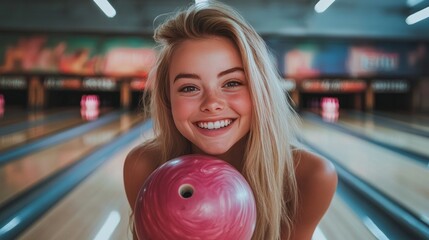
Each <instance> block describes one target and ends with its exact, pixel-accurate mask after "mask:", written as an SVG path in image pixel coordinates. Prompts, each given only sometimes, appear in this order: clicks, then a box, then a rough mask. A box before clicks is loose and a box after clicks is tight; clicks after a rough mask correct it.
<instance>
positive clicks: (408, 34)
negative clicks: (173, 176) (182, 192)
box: [0, 0, 429, 240]
mask: <svg viewBox="0 0 429 240" xmlns="http://www.w3.org/2000/svg"><path fill="white" fill-rule="evenodd" d="M196 2H200V1H196ZM221 2H223V3H225V4H228V5H229V6H231V7H233V8H234V9H236V10H237V11H238V12H239V13H240V14H242V16H243V17H244V18H245V19H246V21H248V23H249V24H251V25H252V26H253V27H254V28H255V30H256V31H257V32H258V34H259V35H260V36H261V37H262V39H263V40H264V42H265V43H266V46H267V47H268V49H269V51H270V53H271V54H272V59H273V62H274V64H275V66H276V69H277V70H278V73H279V76H281V77H282V79H281V83H280V85H281V86H282V90H283V91H284V94H286V95H287V96H288V98H289V99H290V102H291V105H292V107H293V109H294V110H295V111H296V113H297V114H298V116H299V131H298V134H299V136H298V137H299V141H300V144H302V147H303V148H305V149H307V150H308V151H310V152H313V153H314V154H316V155H318V156H320V157H322V158H324V159H326V160H328V161H330V162H332V164H333V166H334V167H335V170H336V172H337V175H338V184H337V188H336V191H335V195H334V197H333V199H332V202H331V204H330V206H329V208H328V209H327V211H326V213H325V214H324V215H323V218H322V219H321V221H320V222H319V224H318V226H317V228H316V229H315V231H314V233H313V237H312V239H311V240H363V239H365V240H371V239H374V240H376V239H377V240H407V239H409V240H420V239H429V148H428V146H429V30H428V29H429V18H428V17H429V0H379V1H373V0H359V1H354V0H267V1H260V0H246V1H245V0H232V1H221ZM192 4H196V3H195V1H191V0H174V1H173V0H157V1H154V0H127V1H108V0H93V1H83V0H76V1H53V0H40V1H24V0H14V1H6V0H0V239H22V240H29V239H46V240H48V239H96V240H101V239H112V240H113V239H118V240H123V239H136V238H134V237H135V236H133V233H132V231H131V228H132V226H131V225H132V222H133V220H132V219H133V215H132V209H131V208H130V206H129V203H128V200H127V197H126V194H125V190H124V180H123V167H124V160H125V158H126V156H127V154H128V153H129V152H130V151H131V149H133V148H134V147H136V146H138V145H139V144H141V143H143V142H144V141H145V140H147V139H149V138H150V137H151V136H152V133H153V132H152V129H153V125H152V121H151V118H150V116H147V115H145V114H144V113H145V112H146V110H147V109H146V108H145V107H144V103H145V102H147V101H148V99H149V97H150V87H149V86H148V78H149V77H150V73H151V69H152V67H153V66H154V64H155V62H156V57H157V52H158V49H157V47H156V43H155V41H154V40H153V34H154V29H155V28H156V26H157V25H158V24H159V23H160V22H161V21H162V19H164V18H165V17H166V16H168V15H169V14H172V13H173V12H174V11H177V10H178V9H182V8H184V7H187V6H189V5H192ZM208 67H209V66H208ZM284 124H285V125H286V124H287V121H285V123H284ZM314 201H318V199H314ZM184 239H187V238H184ZM198 239H200V238H198ZM202 239H204V238H202ZM206 239H212V238H210V237H207V238H206ZM234 240H235V239H234Z"/></svg>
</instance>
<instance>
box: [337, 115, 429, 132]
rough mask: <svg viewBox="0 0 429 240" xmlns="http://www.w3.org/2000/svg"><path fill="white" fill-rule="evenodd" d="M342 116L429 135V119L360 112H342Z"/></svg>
mask: <svg viewBox="0 0 429 240" xmlns="http://www.w3.org/2000/svg"><path fill="white" fill-rule="evenodd" d="M341 113H342V115H343V116H344V115H346V116H348V117H353V118H356V119H360V120H361V121H362V122H366V123H368V124H376V123H378V125H385V126H386V127H391V128H398V129H401V130H403V131H407V132H412V133H413V132H414V133H416V134H417V135H424V136H427V135H428V134H429V119H428V120H426V121H418V120H415V119H414V120H413V117H412V116H410V117H409V118H407V116H402V115H395V114H386V115H384V114H381V115H380V114H374V113H363V112H359V111H342V112H341Z"/></svg>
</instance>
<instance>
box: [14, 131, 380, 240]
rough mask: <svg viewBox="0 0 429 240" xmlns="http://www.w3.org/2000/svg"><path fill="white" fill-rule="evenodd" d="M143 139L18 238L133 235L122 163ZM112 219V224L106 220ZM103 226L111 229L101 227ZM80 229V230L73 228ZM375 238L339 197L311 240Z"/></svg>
mask: <svg viewBox="0 0 429 240" xmlns="http://www.w3.org/2000/svg"><path fill="white" fill-rule="evenodd" d="M150 134H151V133H146V134H145V136H143V137H142V139H139V140H137V141H135V142H133V143H130V144H129V145H128V146H127V147H126V148H124V149H123V150H122V151H121V152H118V153H117V154H115V155H113V156H112V158H111V159H110V160H108V161H107V163H106V164H105V165H104V166H102V167H100V169H98V170H97V171H96V172H94V173H93V174H92V175H91V176H90V177H88V178H87V179H86V180H85V181H84V182H82V183H81V184H80V185H79V186H78V187H77V188H75V189H74V190H73V191H72V192H71V193H70V194H69V195H68V196H66V197H65V198H64V199H63V200H62V201H60V202H59V203H58V204H57V205H55V206H54V207H53V208H52V209H51V210H50V211H49V212H48V213H47V214H46V215H44V217H43V218H41V219H40V220H39V221H38V222H37V223H35V224H34V225H33V226H32V227H30V228H29V229H28V230H27V231H25V232H24V233H23V234H22V235H21V237H20V238H19V239H22V240H26V239H48V240H49V239H59V238H61V237H62V236H68V238H70V239H96V236H101V235H103V238H101V239H109V236H108V235H106V234H111V235H110V239H111V240H113V239H118V240H123V239H132V236H131V232H130V230H129V216H130V213H131V212H130V208H129V205H128V202H127V200H126V197H125V192H124V190H123V180H122V179H123V175H122V166H123V161H124V159H125V156H126V154H127V153H128V152H129V150H130V149H131V148H132V147H134V146H136V145H137V144H139V143H141V142H142V141H143V139H144V138H145V137H147V136H149V135H150ZM109 223H111V224H109ZM106 226H109V227H108V230H110V231H107V230H105V231H103V230H102V229H105V228H106ZM76 229H79V231H76ZM324 239H329V240H343V239H350V240H361V239H367V240H373V239H376V238H375V237H374V236H373V235H372V234H371V233H370V232H369V231H368V230H367V228H366V227H365V226H364V224H363V223H362V222H361V221H360V220H359V219H358V218H357V217H356V216H355V215H354V213H353V212H352V210H351V209H350V208H348V206H347V205H346V204H345V203H343V202H342V200H341V199H339V198H338V197H335V198H334V201H333V204H332V205H331V207H330V208H329V210H328V212H327V214H326V215H325V217H324V218H323V219H322V221H321V223H320V225H319V227H318V230H317V233H316V234H315V235H314V238H313V240H324Z"/></svg>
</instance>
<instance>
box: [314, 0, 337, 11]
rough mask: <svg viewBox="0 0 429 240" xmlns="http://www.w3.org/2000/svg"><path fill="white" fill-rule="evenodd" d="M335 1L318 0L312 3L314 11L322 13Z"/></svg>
mask: <svg viewBox="0 0 429 240" xmlns="http://www.w3.org/2000/svg"><path fill="white" fill-rule="evenodd" d="M333 2H335V0H320V1H319V2H317V3H316V5H314V11H316V12H318V13H322V12H324V11H326V9H328V7H329V6H331V4H332V3H333Z"/></svg>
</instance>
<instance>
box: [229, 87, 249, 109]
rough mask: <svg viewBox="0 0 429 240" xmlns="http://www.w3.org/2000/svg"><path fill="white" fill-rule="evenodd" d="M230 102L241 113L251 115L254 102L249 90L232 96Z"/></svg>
mask: <svg viewBox="0 0 429 240" xmlns="http://www.w3.org/2000/svg"><path fill="white" fill-rule="evenodd" d="M229 102H230V104H231V106H234V108H235V109H237V110H238V111H239V112H240V113H241V114H246V115H250V114H251V113H252V107H253V104H252V100H251V98H250V94H249V93H248V92H245V93H241V94H237V95H236V96H232V97H231V98H230V101H229Z"/></svg>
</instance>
